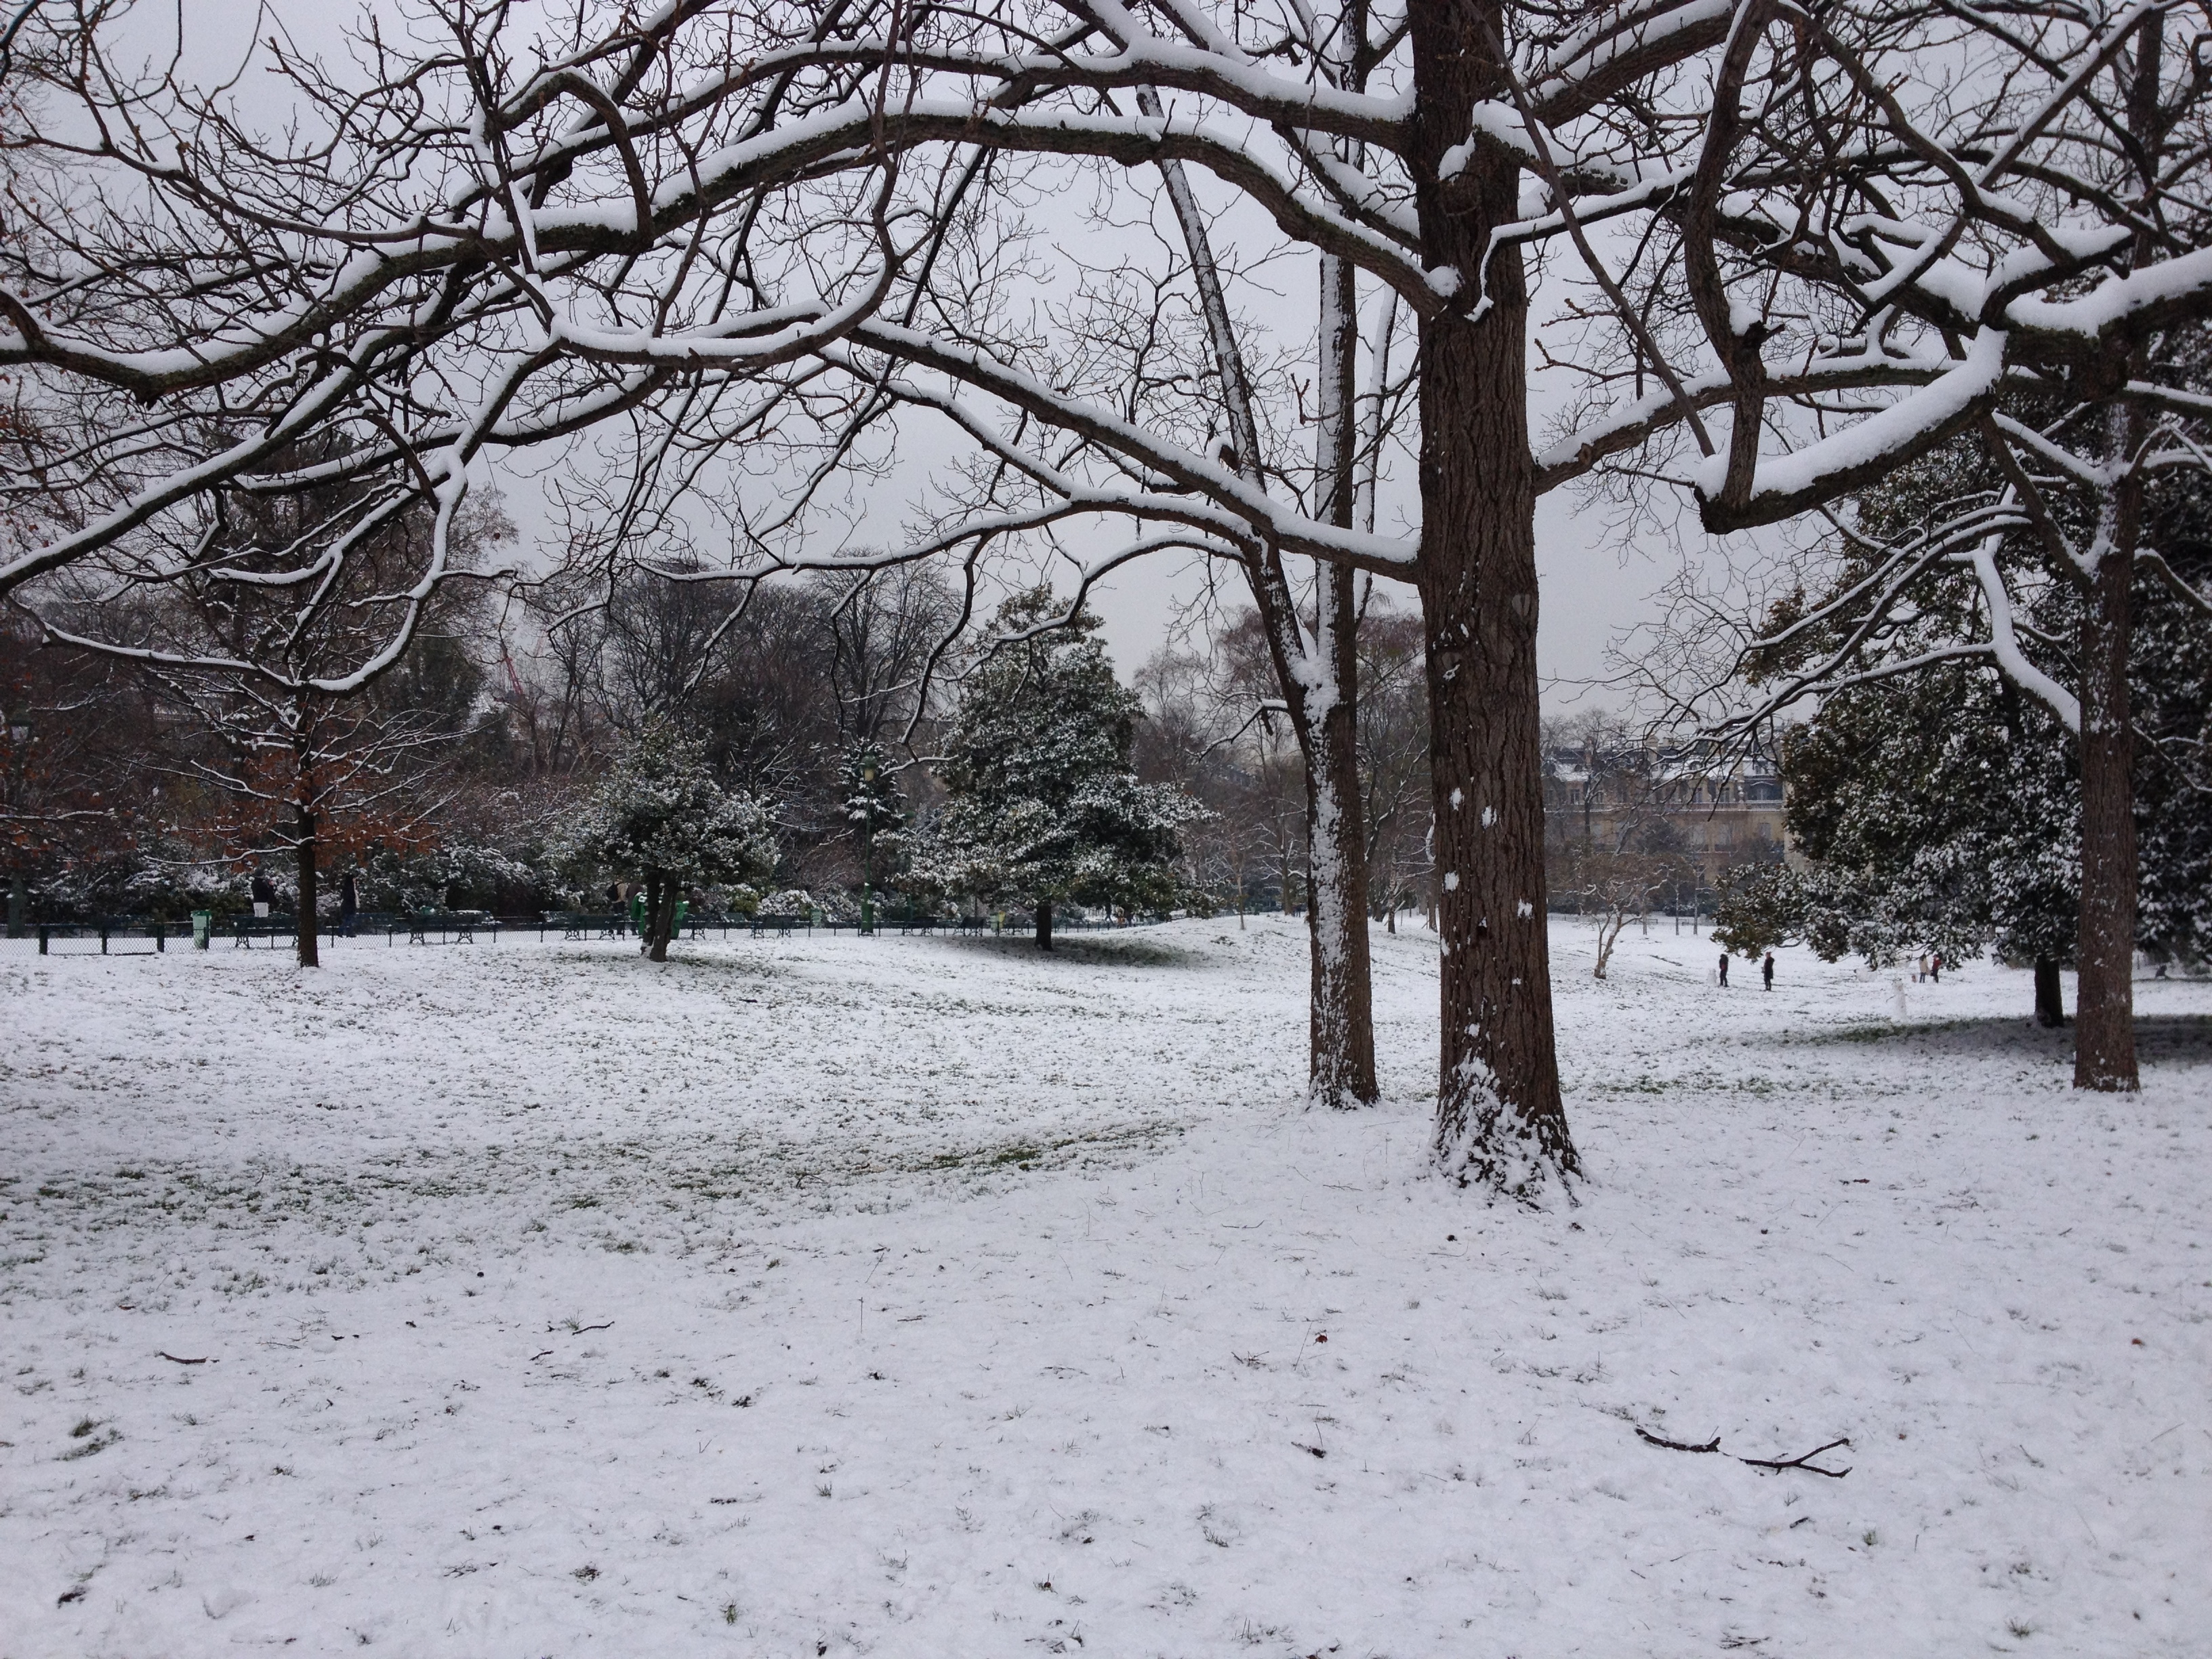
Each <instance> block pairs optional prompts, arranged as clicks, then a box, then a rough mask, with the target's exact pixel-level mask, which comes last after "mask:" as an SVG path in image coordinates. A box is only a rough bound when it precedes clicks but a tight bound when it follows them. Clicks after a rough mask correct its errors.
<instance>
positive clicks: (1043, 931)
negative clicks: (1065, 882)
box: [1036, 899, 1052, 951]
mask: <svg viewBox="0 0 2212 1659" xmlns="http://www.w3.org/2000/svg"><path fill="white" fill-rule="evenodd" d="M1036 942H1037V949H1038V950H1040V951H1049V950H1051V949H1052V901H1051V900H1050V899H1039V900H1038V901H1037V908H1036Z"/></svg>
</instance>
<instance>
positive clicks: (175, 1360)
mask: <svg viewBox="0 0 2212 1659" xmlns="http://www.w3.org/2000/svg"><path fill="white" fill-rule="evenodd" d="M155 1352H156V1353H158V1354H160V1355H161V1358H164V1359H166V1360H168V1361H169V1362H170V1363H171V1364H178V1365H204V1364H207V1356H206V1355H205V1354H202V1355H201V1356H200V1357H199V1358H197V1359H186V1358H184V1357H183V1356H182V1355H181V1354H173V1353H171V1352H168V1350H167V1349H166V1348H156V1349H155Z"/></svg>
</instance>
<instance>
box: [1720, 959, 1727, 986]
mask: <svg viewBox="0 0 2212 1659" xmlns="http://www.w3.org/2000/svg"><path fill="white" fill-rule="evenodd" d="M1721 989H1722V990H1723V991H1725V990H1727V989H1728V952H1727V951H1722V952H1721Z"/></svg>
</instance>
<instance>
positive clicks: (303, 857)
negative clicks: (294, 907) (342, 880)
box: [292, 806, 323, 968]
mask: <svg viewBox="0 0 2212 1659" xmlns="http://www.w3.org/2000/svg"><path fill="white" fill-rule="evenodd" d="M292 833H293V836H294V838H295V845H296V848H297V852H298V859H299V874H300V903H299V915H298V918H297V920H296V922H295V927H294V929H293V932H294V935H295V938H296V939H297V940H298V943H299V951H300V966H301V967H302V968H319V967H321V966H322V962H323V959H322V955H321V952H320V951H319V949H318V948H317V943H318V942H317V940H316V938H315V907H316V904H317V903H318V902H319V897H320V895H319V893H318V892H317V891H316V881H315V875H316V870H315V852H316V848H315V815H314V814H313V812H311V811H308V810H307V808H306V807H304V806H297V807H295V808H294V809H293V825H292Z"/></svg>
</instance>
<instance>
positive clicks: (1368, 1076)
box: [1253, 258, 1380, 1110]
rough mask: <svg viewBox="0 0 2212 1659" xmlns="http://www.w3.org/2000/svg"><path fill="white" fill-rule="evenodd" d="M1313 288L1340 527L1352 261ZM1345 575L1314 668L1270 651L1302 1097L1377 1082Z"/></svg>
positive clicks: (1320, 447) (1330, 1102)
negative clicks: (1288, 794) (1300, 799)
mask: <svg viewBox="0 0 2212 1659" xmlns="http://www.w3.org/2000/svg"><path fill="white" fill-rule="evenodd" d="M1321 288H1322V294H1321V301H1322V303H1321V313H1322V340H1321V384H1320V386H1319V387H1318V388H1317V391H1316V396H1317V398H1318V400H1319V402H1320V405H1321V423H1320V434H1319V437H1318V441H1317V442H1316V449H1315V454H1316V471H1319V472H1320V473H1321V474H1322V495H1323V500H1322V516H1323V517H1324V518H1325V519H1327V520H1328V522H1330V523H1332V524H1336V525H1341V526H1346V527H1347V528H1348V527H1350V526H1351V525H1352V510H1353V488H1352V476H1353V461H1354V459H1355V454H1354V452H1355V451H1356V449H1357V448H1358V442H1357V439H1356V436H1355V413H1356V411H1355V408H1354V404H1353V380H1354V375H1355V372H1356V370H1357V368H1358V362H1357V358H1358V344H1359V329H1358V290H1357V289H1356V287H1355V285H1354V283H1353V280H1352V267H1351V266H1350V265H1348V264H1346V263H1345V262H1344V261H1342V260H1341V259H1335V258H1324V259H1323V260H1322V265H1321ZM1269 574H1273V571H1272V568H1271V571H1270V573H1269ZM1352 582H1353V573H1352V571H1351V570H1349V569H1347V568H1345V567H1344V566H1342V565H1325V566H1323V567H1322V568H1321V569H1320V570H1319V571H1318V572H1317V573H1316V602H1315V611H1314V623H1315V627H1314V630H1313V642H1312V645H1311V647H1310V653H1311V655H1312V657H1313V658H1315V659H1318V660H1317V661H1316V663H1315V666H1316V667H1318V668H1320V669H1321V670H1322V672H1321V673H1319V674H1313V673H1305V674H1293V673H1291V672H1290V671H1289V669H1290V667H1291V663H1290V661H1289V659H1288V653H1287V651H1279V652H1278V653H1277V654H1278V657H1279V661H1278V664H1277V675H1278V678H1279V680H1280V682H1281V684H1282V686H1283V689H1284V690H1285V693H1286V694H1287V695H1288V696H1289V698H1290V699H1291V714H1292V724H1293V725H1294V726H1296V727H1297V733H1298V744H1299V747H1300V748H1301V749H1303V750H1304V752H1305V763H1306V938H1307V942H1308V946H1309V949H1308V956H1309V958H1310V973H1311V976H1312V987H1313V991H1312V996H1311V998H1310V1013H1309V1016H1308V1021H1307V1036H1308V1042H1307V1066H1306V1077H1307V1085H1306V1086H1307V1091H1308V1096H1309V1097H1310V1099H1312V1100H1313V1101H1314V1102H1316V1103H1318V1104H1321V1105H1324V1106H1328V1107H1329V1108H1331V1109H1335V1110H1342V1109H1346V1108H1347V1107H1352V1106H1359V1105H1366V1104H1370V1103H1372V1102H1373V1101H1374V1100H1375V1098H1376V1095H1377V1094H1378V1093H1379V1092H1380V1091H1379V1090H1378V1089H1377V1088H1376V1084H1375V1015H1374V974H1373V969H1372V967H1371V965H1370V960H1369V951H1368V941H1367V829H1366V825H1365V824H1364V822H1363V821H1362V820H1363V817H1364V814H1363V812H1362V811H1361V804H1360V794H1359V635H1358V629H1359V615H1358V607H1357V605H1355V603H1354V601H1353V597H1352ZM1267 588H1273V589H1274V590H1275V591H1276V603H1277V604H1278V605H1283V603H1284V602H1285V601H1286V600H1287V599H1288V598H1289V593H1288V588H1287V585H1286V584H1282V583H1279V582H1276V581H1267V582H1262V581H1261V580H1255V581H1254V583H1253V591H1254V592H1255V595H1258V594H1261V592H1263V590H1264V589H1267ZM1285 620H1287V619H1285ZM1275 631H1276V629H1270V633H1271V635H1272V634H1273V633H1274V632H1275ZM1283 631H1285V632H1288V631H1289V630H1287V629H1285V630H1283ZM1290 643H1291V641H1289V640H1287V639H1286V640H1285V641H1284V644H1285V646H1287V645H1289V644H1290Z"/></svg>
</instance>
